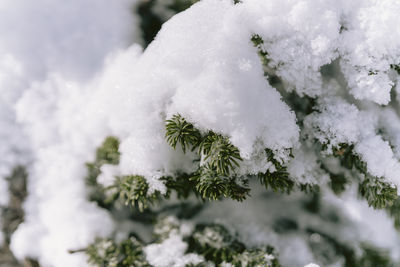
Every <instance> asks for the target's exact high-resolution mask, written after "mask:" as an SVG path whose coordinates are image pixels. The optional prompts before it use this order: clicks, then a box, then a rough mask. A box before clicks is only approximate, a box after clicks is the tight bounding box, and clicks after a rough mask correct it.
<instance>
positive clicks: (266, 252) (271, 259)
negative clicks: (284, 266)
mask: <svg viewBox="0 0 400 267" xmlns="http://www.w3.org/2000/svg"><path fill="white" fill-rule="evenodd" d="M231 263H232V264H233V266H235V267H242V266H246V267H261V266H263V267H279V266H281V265H280V264H279V262H278V260H277V259H276V258H275V256H274V249H273V248H271V247H267V248H265V249H251V250H246V251H243V252H242V253H238V254H234V255H233V260H232V262H231Z"/></svg>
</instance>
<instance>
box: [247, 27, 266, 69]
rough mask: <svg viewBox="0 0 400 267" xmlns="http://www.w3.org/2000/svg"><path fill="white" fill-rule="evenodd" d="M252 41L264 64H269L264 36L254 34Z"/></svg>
mask: <svg viewBox="0 0 400 267" xmlns="http://www.w3.org/2000/svg"><path fill="white" fill-rule="evenodd" d="M251 42H252V43H253V45H254V46H255V47H256V48H257V50H258V55H259V57H260V59H261V61H262V64H263V65H264V66H267V65H268V62H269V59H268V57H267V56H268V52H267V51H266V50H265V48H264V40H263V39H262V37H261V36H260V35H258V34H253V36H251Z"/></svg>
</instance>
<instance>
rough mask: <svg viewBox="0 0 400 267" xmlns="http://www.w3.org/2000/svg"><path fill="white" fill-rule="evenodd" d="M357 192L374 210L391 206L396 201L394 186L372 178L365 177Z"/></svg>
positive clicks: (380, 179)
mask: <svg viewBox="0 0 400 267" xmlns="http://www.w3.org/2000/svg"><path fill="white" fill-rule="evenodd" d="M359 192H360V194H361V196H362V197H364V198H365V199H366V200H367V201H368V205H369V206H372V207H373V208H374V209H383V208H385V207H389V206H392V205H393V203H394V201H395V200H396V199H397V188H396V187H395V186H394V185H392V184H389V183H388V182H386V181H384V180H383V179H382V178H377V177H373V176H367V177H365V179H364V181H363V182H362V183H361V184H360V187H359Z"/></svg>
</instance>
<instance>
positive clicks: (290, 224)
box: [272, 217, 298, 233]
mask: <svg viewBox="0 0 400 267" xmlns="http://www.w3.org/2000/svg"><path fill="white" fill-rule="evenodd" d="M272 228H273V229H274V231H275V232H277V233H289V232H290V231H295V230H297V229H298V225H297V222H295V221H294V220H292V219H290V218H285V217H282V218H278V219H277V220H276V221H275V222H274V224H273V225H272Z"/></svg>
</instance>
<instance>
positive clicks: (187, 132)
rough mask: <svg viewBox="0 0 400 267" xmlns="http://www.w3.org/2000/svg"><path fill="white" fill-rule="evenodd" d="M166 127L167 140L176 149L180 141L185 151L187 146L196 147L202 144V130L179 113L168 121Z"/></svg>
mask: <svg viewBox="0 0 400 267" xmlns="http://www.w3.org/2000/svg"><path fill="white" fill-rule="evenodd" d="M165 129H166V133H165V137H166V139H167V142H168V144H170V145H171V146H172V147H173V148H174V149H175V148H176V145H177V144H178V143H179V144H180V145H181V147H182V150H183V152H185V151H186V148H187V147H192V148H195V147H197V146H198V145H199V144H200V140H201V134H200V132H199V131H198V130H197V129H196V128H194V126H193V124H191V123H189V122H187V121H186V120H185V119H184V118H183V117H182V116H181V115H179V114H177V115H174V116H172V118H171V119H170V120H167V121H166V126H165Z"/></svg>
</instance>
